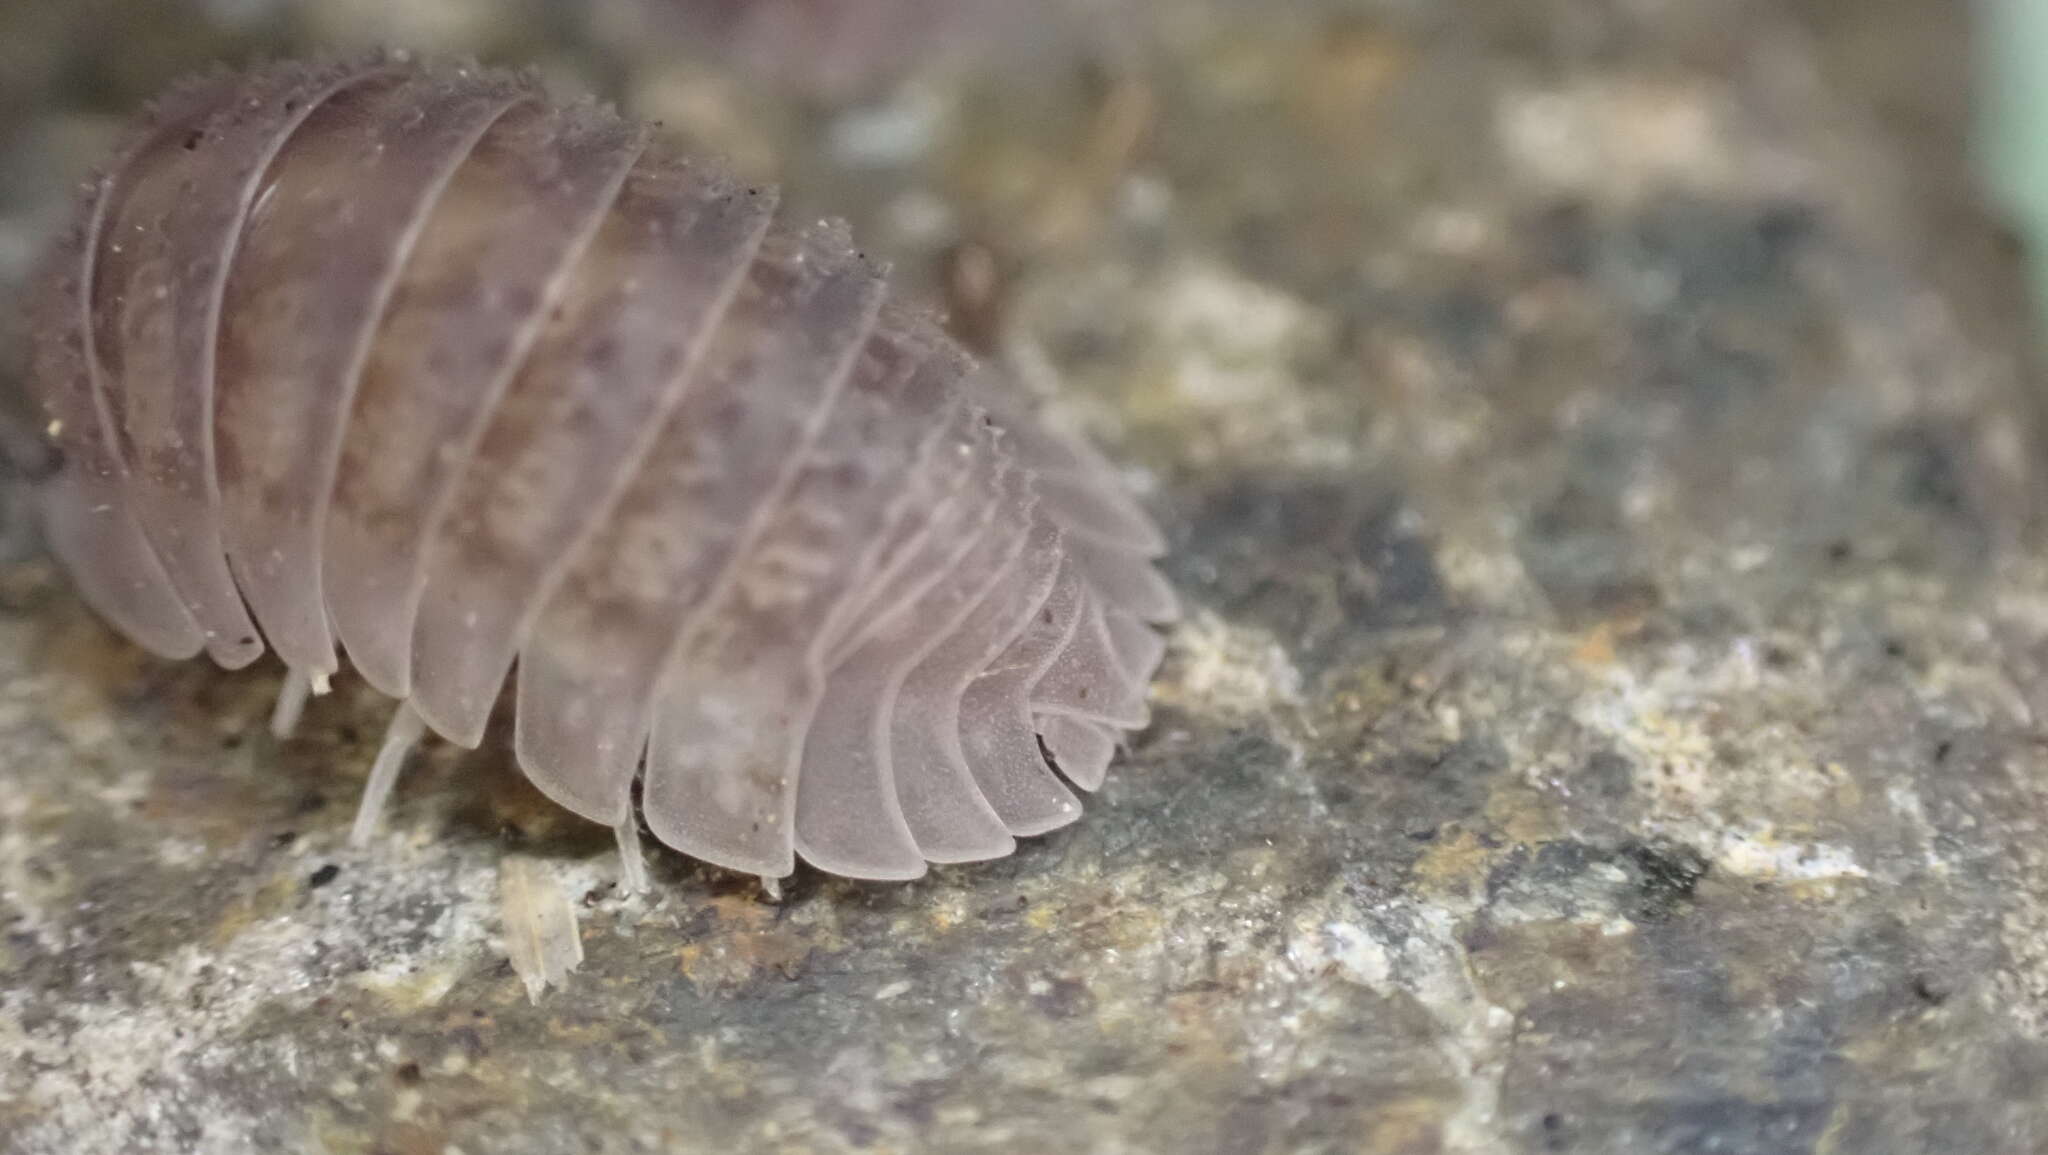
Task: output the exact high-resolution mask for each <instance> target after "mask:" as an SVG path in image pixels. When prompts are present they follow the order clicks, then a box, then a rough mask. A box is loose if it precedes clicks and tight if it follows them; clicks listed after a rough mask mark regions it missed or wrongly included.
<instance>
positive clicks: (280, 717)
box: [270, 666, 313, 741]
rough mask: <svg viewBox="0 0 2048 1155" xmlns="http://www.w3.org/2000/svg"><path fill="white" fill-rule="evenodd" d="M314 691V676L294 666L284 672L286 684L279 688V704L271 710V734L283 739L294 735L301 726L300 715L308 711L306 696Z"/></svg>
mask: <svg viewBox="0 0 2048 1155" xmlns="http://www.w3.org/2000/svg"><path fill="white" fill-rule="evenodd" d="M312 692H313V676H312V675H311V674H308V673H307V672H306V671H304V670H302V669H299V668H298V667H297V666H293V667H292V668H290V669H288V670H286V671H285V673H284V685H283V686H281V687H279V688H278V691H277V705H276V707H275V708H273V709H272V710H271V711H270V733H271V736H272V737H274V738H277V739H278V740H280V741H282V740H284V739H286V738H289V737H291V736H292V731H294V730H297V729H298V728H299V717H300V715H302V714H304V713H305V712H306V697H307V695H309V694H311V693H312Z"/></svg>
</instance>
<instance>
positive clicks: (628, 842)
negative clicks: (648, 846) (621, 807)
mask: <svg viewBox="0 0 2048 1155" xmlns="http://www.w3.org/2000/svg"><path fill="white" fill-rule="evenodd" d="M612 835H613V836H614V837H616V838H617V839H618V840H619V891H620V893H622V894H641V893H644V892H645V891H646V890H647V856H646V855H644V854H642V853H640V819H639V818H637V817H635V816H634V815H632V814H628V815H626V817H625V819H624V821H622V822H620V823H619V824H618V825H617V826H614V827H612Z"/></svg>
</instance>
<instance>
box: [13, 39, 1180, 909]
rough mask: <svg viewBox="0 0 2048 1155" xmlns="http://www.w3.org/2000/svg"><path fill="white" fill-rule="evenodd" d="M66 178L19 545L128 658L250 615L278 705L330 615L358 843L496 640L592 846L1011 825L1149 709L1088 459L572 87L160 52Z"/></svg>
mask: <svg viewBox="0 0 2048 1155" xmlns="http://www.w3.org/2000/svg"><path fill="white" fill-rule="evenodd" d="M86 194H87V195H86V198H85V205H84V208H83V209H82V210H81V213H80V217H79V223H78V224H77V226H76V227H75V228H74V230H73V232H72V233H71V234H69V235H68V237H67V238H66V240H65V241H64V242H63V243H61V244H60V245H58V246H57V247H56V248H55V250H54V251H53V253H52V255H51V257H50V258H49V260H48V261H47V263H46V267H45V269H44V271H43V272H42V273H41V274H40V276H39V287H38V289H37V290H36V294H35V296H34V298H33V302H34V303H33V308H34V313H33V318H32V319H33V326H34V327H33V338H32V345H31V357H32V361H33V364H32V371H31V373H30V378H29V380H30V388H31V391H32V392H33V394H34V397H35V399H36V401H37V402H38V403H39V404H40V405H41V407H42V410H43V420H44V421H45V423H46V424H45V432H46V439H47V441H48V442H49V444H50V446H51V447H52V448H54V449H55V450H57V451H58V455H57V458H56V459H57V460H58V462H59V464H58V465H57V466H56V467H55V468H54V469H50V470H45V471H41V472H40V473H39V475H38V476H37V477H35V478H34V479H33V480H32V485H33V487H34V489H33V497H34V503H35V507H36V509H37V511H38V516H39V521H40V524H41V526H42V528H43V531H44V534H45V538H46V540H47V542H48V543H49V546H50V548H51V550H52V552H53V553H54V554H55V555H56V556H57V558H58V559H59V561H60V562H61V563H62V564H63V565H64V566H65V567H66V569H68V570H69V572H70V573H71V574H72V576H73V578H74V580H75V581H76V583H77V585H78V587H79V589H80V591H81V593H82V595H83V596H84V597H85V599H86V600H87V601H88V602H89V603H90V604H91V605H92V606H93V607H94V608H95V609H96V610H98V611H99V612H100V613H101V614H102V615H103V616H104V617H105V618H106V619H107V620H108V621H109V622H111V623H112V624H113V625H114V626H115V627H116V628H118V629H119V630H120V631H121V632H123V633H124V634H126V635H127V636H128V637H130V638H131V639H133V640H134V641H135V642H137V643H138V644H140V645H142V646H143V647H145V648H147V649H149V650H151V651H153V652H155V653H157V654H160V655H163V656H166V657H171V658H186V657H191V656H194V655H196V654H198V653H200V652H202V651H204V652H206V653H207V654H209V655H210V656H211V657H212V658H213V659H214V660H215V661H216V662H217V663H219V664H220V665H222V666H224V667H228V668H235V667H239V666H244V665H247V664H248V663H249V662H251V661H253V660H255V658H256V657H257V656H258V655H259V654H260V653H261V652H262V650H263V649H264V646H265V643H266V642H267V643H268V646H269V648H271V649H274V650H275V651H277V653H278V654H279V656H280V657H281V658H282V659H283V660H284V662H285V664H286V666H287V667H288V670H289V673H288V675H287V682H286V689H285V691H284V693H283V695H282V696H281V699H280V703H279V711H278V715H277V717H276V719H275V724H276V725H277V726H278V727H279V729H280V730H289V728H290V726H291V725H292V722H293V720H294V719H295V717H296V713H297V707H298V704H299V703H300V702H301V701H303V695H304V694H305V693H306V692H307V690H308V688H317V687H319V686H322V685H324V682H325V679H326V678H327V677H328V676H329V675H330V674H332V673H333V672H335V671H336V670H337V669H338V667H339V654H341V653H346V654H347V655H348V657H349V660H350V664H351V666H352V667H353V668H354V669H356V670H357V671H359V672H360V673H361V674H362V675H363V677H364V678H365V679H366V680H367V681H368V682H369V683H370V684H371V685H372V686H373V687H375V688H376V689H377V690H379V691H381V692H383V693H385V694H387V695H389V696H391V697H393V698H395V699H397V700H398V701H399V702H400V705H399V708H398V712H397V714H396V716H395V718H394V720H393V723H392V726H391V730H390V732H389V733H388V734H387V737H386V742H385V746H384V749H383V750H382V751H381V752H380V754H379V756H378V759H377V763H376V765H375V766H374V767H373V769H372V772H371V777H370V784H369V787H368V788H367V790H366V792H365V798H364V803H363V807H362V810H361V811H360V812H359V814H358V822H357V826H356V834H357V836H358V837H362V836H366V835H367V834H368V832H369V831H370V830H371V829H372V827H373V824H374V822H375V819H376V816H377V812H378V808H379V807H380V806H381V804H382V801H383V799H384V797H385V796H386V794H387V793H388V791H389V790H390V788H391V783H392V780H393V778H394V776H395V774H396V772H397V770H398V767H399V764H400V763H401V762H402V760H403V758H404V756H405V753H406V752H407V750H408V749H409V748H410V746H411V745H412V743H413V742H414V741H416V740H417V739H418V738H419V737H420V736H422V735H423V734H424V733H425V732H426V731H428V730H431V731H434V732H436V733H439V734H440V735H442V736H443V737H445V738H447V739H449V740H451V741H454V742H456V743H459V744H463V745H475V744H476V743H477V742H478V741H479V740H480V739H481V737H482V734H483V730H484V725H485V722H486V720H487V718H488V716H489V713H490V710H491V707H492V705H493V703H495V702H496V701H497V700H498V699H499V697H500V695H501V694H502V693H503V691H504V689H505V687H506V684H507V682H508V679H509V680H511V681H512V682H513V684H514V691H513V692H514V695H515V702H516V705H515V711H514V719H515V722H514V725H515V740H514V747H515V751H516V755H517V757H518V760H519V763H520V765H521V767H522V768H523V769H524V771H525V772H526V773H527V775H528V776H529V777H530V778H531V779H532V780H533V781H534V782H535V783H536V784H537V785H538V786H539V787H540V788H541V789H542V790H543V791H544V792H545V793H547V794H548V795H549V796H550V797H552V798H554V799H555V800H556V801H558V802H559V803H561V804H562V805H563V806H565V807H567V808H568V809H570V810H573V811H575V812H577V813H579V814H582V815H584V816H586V817H588V818H591V819H594V820H596V821H598V822H602V823H606V824H610V825H612V826H613V827H614V828H615V829H616V830H618V831H619V835H620V840H621V842H620V844H621V849H622V851H623V852H624V853H625V854H626V856H627V857H626V867H627V872H628V875H629V878H631V877H635V876H637V873H638V858H637V854H638V851H637V842H636V841H635V838H636V832H637V830H638V828H639V826H638V819H639V818H644V820H645V822H646V824H647V826H648V827H649V828H650V829H651V830H652V831H653V833H654V834H655V835H656V837H658V838H659V839H660V840H661V841H663V842H664V843H667V844H669V845H671V846H673V847H676V848H678V849H680V850H682V851H684V852H686V853H689V854H692V855H695V856H697V857H700V858H703V859H705V860H708V861H710V862H714V863H717V864H719V865H722V866H726V867H730V868H734V869H738V870H744V871H749V872H753V873H758V874H761V875H764V876H769V877H774V876H780V875H783V874H786V873H788V872H789V871H790V870H791V869H792V868H793V866H794V863H795V859H796V857H797V856H802V857H803V858H804V859H806V860H807V861H810V862H812V863H813V864H815V865H817V866H819V867H821V868H823V869H826V870H829V871H833V872H836V873H840V874H845V875H849V876H854V877H864V878H909V877H915V876H916V875H918V874H920V873H922V872H923V870H924V868H925V865H926V863H928V862H959V861H969V860H975V859H983V858H989V857H994V856H998V855H1001V854H1005V853H1008V852H1009V851H1010V850H1011V849H1012V847H1013V846H1014V839H1015V838H1016V837H1017V836H1021V835H1031V834H1037V833H1041V832H1043V831H1046V830H1049V829H1052V828H1054V827H1056V826H1059V825H1062V824H1064V823H1065V822H1068V821H1071V820H1072V819H1073V818H1074V817H1076V816H1077V815H1078V814H1079V809H1080V807H1079V803H1078V802H1077V801H1076V799H1075V797H1074V795H1073V793H1072V791H1070V790H1069V788H1068V783H1071V784H1072V785H1073V786H1076V787H1079V788H1080V789H1082V790H1092V789H1094V788H1096V787H1097V786H1099V785H1100V784H1101V782H1102V778H1103V774H1104V771H1105V769H1106V767H1107V765H1108V763H1109V761H1110V759H1111V757H1112V756H1113V754H1114V751H1115V748H1116V745H1117V743H1118V740H1119V735H1120V734H1121V733H1122V732H1123V731H1124V730H1128V729H1133V728H1136V727H1140V726H1143V725H1144V724H1145V722H1146V708H1145V704H1144V687H1145V685H1146V683H1147V682H1148V681H1149V680H1150V678H1151V675H1152V673H1153V671H1154V669H1155V668H1156V667H1157V665H1158V663H1159V661H1160V657H1161V652H1162V648H1163V647H1162V644H1161V641H1160V637H1159V634H1158V631H1157V629H1156V628H1155V627H1156V625H1157V624H1160V623H1164V622H1167V621H1170V620H1172V619H1173V618H1174V617H1175V616H1176V614H1177V612H1178V610H1177V605H1176V602H1175V599H1174V596H1173V593H1172V590H1171V589H1170V587H1168V586H1167V585H1166V584H1165V582H1164V581H1163V580H1162V579H1161V578H1160V577H1159V575H1158V573H1157V572H1156V570H1155V569H1154V567H1153V564H1152V562H1153V559H1154V558H1156V557H1157V556H1159V555H1160V554H1161V553H1162V552H1163V550H1164V545H1165V543H1164V540H1163V538H1162V537H1161V535H1160V534H1159V532H1158V530H1157V529H1156V528H1155V527H1154V525H1153V523H1152V522H1151V521H1150V520H1149V519H1148V518H1147V517H1146V515H1145V514H1144V513H1143V511H1142V510H1140V509H1139V508H1138V506H1137V505H1136V504H1135V503H1134V502H1133V501H1132V500H1131V499H1130V497H1129V496H1128V495H1127V494H1126V493H1125V492H1124V491H1123V489H1122V488H1121V486H1120V484H1119V481H1118V479H1117V478H1116V476H1115V474H1114V472H1113V470H1112V469H1111V467H1110V466H1109V465H1108V464H1107V463H1106V462H1105V461H1104V460H1103V459H1102V458H1101V457H1099V456H1098V455H1096V454H1095V453H1094V451H1093V450H1091V449H1090V448H1089V447H1088V446H1087V445H1085V444H1084V443H1082V442H1081V441H1079V440H1078V439H1076V438H1073V437H1070V436H1067V435H1064V434H1062V433H1059V432H1056V431H1054V430H1053V429H1051V428H1049V427H1048V426H1047V425H1046V424H1045V423H1044V422H1043V421H1042V420H1041V417H1040V415H1039V413H1038V412H1037V407H1036V405H1035V404H1034V402H1033V401H1032V399H1030V398H1028V397H1025V396H1023V395H1021V394H1020V393H1019V392H1018V391H1017V390H1016V389H1015V388H1014V387H1013V386H1011V385H1010V384H1009V383H1008V382H1007V381H1006V380H1005V379H1004V378H1003V377H1002V375H1001V374H1000V373H998V372H996V371H995V370H993V369H990V368H988V367H983V366H977V365H975V364H974V363H973V362H972V361H971V360H970V359H969V358H968V357H967V355H966V354H964V353H963V352H962V351H961V350H960V349H959V348H958V347H957V346H956V345H955V344H953V343H952V342H951V341H950V340H949V339H947V338H946V337H945V336H944V335H943V334H942V333H941V332H940V331H939V330H938V329H937V327H936V326H935V325H934V323H933V322H932V321H930V320H929V319H928V318H927V317H925V316H924V315H922V314H920V313H918V312H917V311H915V310H912V309H909V308H905V307H903V306H901V305H899V304H897V303H895V302H893V301H891V300H890V299H889V295H888V292H887V289H886V287H885V285H884V278H883V275H882V273H881V271H880V270H878V269H876V268H875V267H874V266H872V265H871V264H870V263H869V262H868V261H867V260H866V259H865V258H864V257H862V256H861V255H859V254H858V253H856V252H855V251H854V250H853V249H852V248H851V246H850V243H849V241H848V239H847V237H846V235H845V232H844V230H843V229H842V228H840V227H839V226H836V225H831V224H821V225H818V226H814V227H810V228H804V229H791V228H788V227H785V226H783V225H780V224H777V223H776V222H775V221H774V219H773V217H774V203H775V198H774V195H773V193H772V192H770V191H768V190H761V189H748V188H744V187H741V186H738V185H736V184H734V183H733V182H731V181H730V180H728V179H725V178H724V177H722V176H720V175H719V174H717V173H716V172H714V171H712V170H710V169H708V168H707V167H705V166H702V165H699V164H695V163H692V162H690V161H687V160H685V159H683V158H680V157H678V156H676V155H673V154H672V153H670V152H669V151H668V150H667V149H665V148H664V147H663V146H662V145H660V144H659V143H658V142H656V141H653V140H652V139H651V138H650V136H649V134H648V133H647V132H646V131H645V130H644V129H642V128H641V127H640V126H638V125H635V124H633V123H631V122H629V121H627V120H625V119H623V118H620V117H618V116H616V115H614V114H612V113H611V112H609V111H608V110H604V109H601V108H599V107H597V106H595V105H592V104H588V103H586V104H579V105H573V106H569V107H560V106H556V105H554V104H551V103H550V102H549V101H548V100H547V99H546V98H545V97H544V96H543V95H541V94H540V92H539V90H538V88H537V87H536V86H535V85H534V84H533V83H531V82H530V81H528V80H525V79H522V78H518V77H512V76H507V75H503V74H499V73H494V72H490V71H485V70H481V69H477V68H474V67H471V66H467V65H460V64H453V63H437V62H429V63H421V62H416V61H413V60H410V59H407V58H404V57H399V56H375V57H369V58H361V59H355V60H349V61H341V62H324V63H318V64H293V63H283V64H275V65H269V66H266V67H263V68H260V69H258V70H256V71H254V72H250V73H246V74H240V75H233V74H225V73H223V74H216V75H212V76H208V77H205V78H202V79H199V80H196V81H192V82H188V83H187V84H184V85H182V86H180V87H178V88H177V89H176V90H174V91H173V92H172V93H170V94H169V95H167V96H166V97H165V98H163V99H162V100H160V101H159V102H158V103H157V104H156V105H154V106H153V107H152V109H151V110H150V112H149V114H148V115H147V116H146V117H144V118H143V122H142V123H141V124H140V125H139V126H138V127H137V128H136V130H135V131H134V132H132V133H131V135H130V137H129V139H128V141H127V143H126V144H125V145H124V146H123V147H122V148H121V149H120V150H119V152H118V153H117V154H116V157H115V159H114V160H113V162H112V163H111V165H110V166H109V167H108V168H107V169H106V171H105V172H104V174H103V175H101V176H99V177H98V178H97V179H95V180H93V181H92V182H90V184H89V186H88V188H87V190H86ZM1048 754H1049V755H1050V758H1051V762H1050V763H1048V761H1047V755H1048ZM1055 768H1057V770H1058V771H1060V774H1056V773H1055V772H1054V769H1055ZM1061 774H1064V781H1063V780H1062V778H1061V776H1060V775H1061ZM636 779H638V780H639V781H640V782H641V791H640V806H639V814H638V816H637V817H636V814H635V811H634V805H633V798H634V791H633V787H634V783H635V781H636Z"/></svg>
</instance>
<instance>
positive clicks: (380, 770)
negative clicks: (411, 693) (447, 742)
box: [348, 702, 427, 846]
mask: <svg viewBox="0 0 2048 1155" xmlns="http://www.w3.org/2000/svg"><path fill="white" fill-rule="evenodd" d="M426 730H427V726H426V723H425V722H422V721H420V716H419V715H418V714H416V713H414V712H413V708H412V707H411V706H409V705H407V704H405V703H403V702H401V703H399V705H398V713H396V714H393V715H392V716H391V728H390V729H388V730H386V731H384V746H383V748H382V749H380V750H378V751H377V761H376V762H374V763H372V764H371V766H370V781H369V782H368V783H367V784H365V785H364V787H363V800H362V803H361V804H360V805H359V806H357V808H356V821H355V825H354V826H352V827H350V828H349V832H348V841H349V845H351V846H363V845H366V844H367V843H368V842H369V841H370V835H371V834H373V833H375V832H376V829H377V820H378V819H379V818H381V817H382V816H383V814H384V803H385V801H386V800H387V799H389V798H390V797H391V787H392V786H393V785H395V784H397V782H398V771H399V769H400V768H401V767H403V766H404V765H405V756H406V755H407V754H410V753H412V748H413V746H414V745H416V744H417V743H418V742H419V740H420V736H421V735H423V734H425V733H426Z"/></svg>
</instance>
